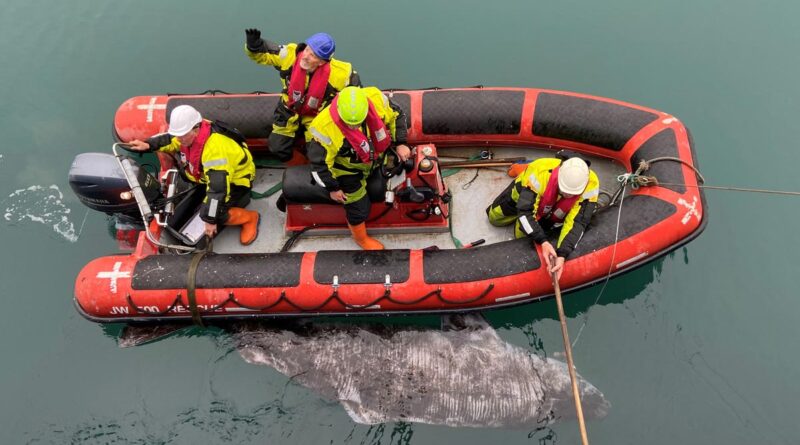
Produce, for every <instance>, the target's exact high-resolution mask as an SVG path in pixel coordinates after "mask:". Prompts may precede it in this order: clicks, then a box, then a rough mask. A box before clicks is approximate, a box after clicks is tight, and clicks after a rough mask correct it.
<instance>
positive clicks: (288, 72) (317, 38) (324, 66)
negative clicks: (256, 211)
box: [245, 28, 361, 162]
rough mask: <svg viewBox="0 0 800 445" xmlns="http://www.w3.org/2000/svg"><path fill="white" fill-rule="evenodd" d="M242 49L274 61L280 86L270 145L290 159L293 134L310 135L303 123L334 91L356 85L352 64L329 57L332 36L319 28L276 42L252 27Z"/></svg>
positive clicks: (264, 60) (265, 62)
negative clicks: (302, 37) (300, 40)
mask: <svg viewBox="0 0 800 445" xmlns="http://www.w3.org/2000/svg"><path fill="white" fill-rule="evenodd" d="M245 36H246V38H247V42H246V44H245V53H246V54H247V56H248V57H250V59H252V60H253V61H254V62H256V63H258V64H260V65H269V66H273V67H275V69H276V70H277V71H278V73H279V75H280V78H281V84H282V88H283V91H282V92H281V93H282V94H281V100H280V102H278V106H277V107H276V108H275V112H274V114H273V118H272V133H270V135H269V140H268V142H269V151H270V153H271V154H272V155H273V156H275V157H276V158H277V159H278V160H281V161H283V162H286V161H289V160H290V159H292V156H293V151H292V147H293V146H294V141H295V138H296V137H297V136H298V135H299V134H303V135H304V137H305V142H309V141H310V140H311V134H310V133H309V132H308V126H309V124H310V123H311V121H312V120H313V119H314V117H315V116H316V115H317V114H319V112H320V111H321V110H322V109H323V108H325V107H326V106H327V105H328V104H329V103H330V101H331V100H332V99H333V97H334V96H335V95H336V94H337V93H338V92H339V91H341V90H342V89H344V88H345V87H347V86H361V79H360V78H359V76H358V73H357V72H356V71H355V70H354V69H353V66H352V65H351V64H350V63H348V62H344V61H342V60H337V59H334V58H333V53H334V51H335V50H336V42H335V41H334V40H333V37H331V36H330V35H328V34H326V33H324V32H321V33H317V34H314V35H313V36H311V37H309V38H308V39H306V41H305V42H303V43H300V44H297V43H287V44H285V45H278V44H276V43H274V42H271V41H269V40H264V39H262V38H261V31H259V30H258V29H255V28H250V29H246V30H245Z"/></svg>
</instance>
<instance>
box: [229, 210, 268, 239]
mask: <svg viewBox="0 0 800 445" xmlns="http://www.w3.org/2000/svg"><path fill="white" fill-rule="evenodd" d="M260 221H261V215H259V214H258V212H255V211H253V210H245V209H243V208H241V207H231V208H229V209H228V221H226V222H225V225H226V226H242V233H240V234H239V241H240V242H241V243H242V244H244V245H245V246H247V245H249V244H252V243H253V241H255V240H256V238H257V237H258V223H259V222H260Z"/></svg>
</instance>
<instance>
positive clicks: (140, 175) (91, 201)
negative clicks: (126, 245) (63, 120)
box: [69, 153, 163, 218]
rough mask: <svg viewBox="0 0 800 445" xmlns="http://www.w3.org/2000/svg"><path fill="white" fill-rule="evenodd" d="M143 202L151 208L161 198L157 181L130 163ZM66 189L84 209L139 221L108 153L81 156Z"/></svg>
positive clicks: (124, 182)
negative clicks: (139, 187)
mask: <svg viewBox="0 0 800 445" xmlns="http://www.w3.org/2000/svg"><path fill="white" fill-rule="evenodd" d="M130 162H131V165H132V169H131V172H132V173H133V174H134V175H136V178H137V180H138V181H139V185H140V186H141V188H142V192H143V194H144V197H145V199H146V200H147V202H148V203H150V204H153V203H155V202H156V201H157V200H159V199H161V198H162V196H163V195H162V194H161V186H160V185H159V183H158V180H157V179H156V178H154V177H153V175H151V174H150V173H149V172H147V171H146V170H145V169H144V168H142V167H141V166H139V165H138V164H137V163H136V162H135V161H134V160H133V159H130ZM69 185H70V187H72V191H73V192H75V195H77V196H78V199H79V200H80V201H81V202H82V203H83V204H84V205H85V206H87V207H89V208H90V209H93V210H97V211H100V212H103V213H106V214H108V215H124V216H126V217H130V218H141V212H140V211H139V206H138V205H137V204H136V200H135V199H134V196H133V192H132V191H131V187H130V185H128V181H127V179H125V175H124V174H123V172H122V169H121V168H120V166H119V163H118V162H117V160H116V158H115V157H114V156H113V155H111V154H109V153H81V154H79V155H78V156H76V157H75V160H73V161H72V166H71V167H70V169H69Z"/></svg>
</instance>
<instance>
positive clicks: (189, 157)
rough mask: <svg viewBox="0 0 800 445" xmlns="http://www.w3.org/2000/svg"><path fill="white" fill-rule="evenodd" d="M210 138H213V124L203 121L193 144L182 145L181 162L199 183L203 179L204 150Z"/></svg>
mask: <svg viewBox="0 0 800 445" xmlns="http://www.w3.org/2000/svg"><path fill="white" fill-rule="evenodd" d="M209 136H211V122H209V121H207V120H203V121H202V122H200V131H198V132H197V137H195V138H194V141H192V144H191V145H189V146H183V145H181V161H183V164H184V165H187V166H189V174H191V175H192V178H194V179H197V180H198V181H199V180H200V178H202V177H203V148H205V146H206V141H207V140H208V138H209Z"/></svg>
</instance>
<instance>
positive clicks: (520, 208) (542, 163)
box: [511, 158, 600, 251]
mask: <svg viewBox="0 0 800 445" xmlns="http://www.w3.org/2000/svg"><path fill="white" fill-rule="evenodd" d="M559 165H561V160H560V159H555V158H542V159H537V160H535V161H533V162H531V163H530V164H528V167H527V168H526V169H525V171H523V172H522V173H521V174H520V175H519V176H517V179H515V180H514V187H513V189H512V191H511V199H512V200H513V201H514V203H515V205H516V206H517V212H518V215H519V220H520V224H521V225H522V227H523V229H524V230H525V231H526V233H528V234H529V235H531V234H532V232H533V231H535V229H534V230H527V229H526V225H527V226H531V225H532V224H537V225H538V222H537V221H536V212H537V210H538V208H539V204H540V202H541V199H542V195H543V194H544V190H545V188H546V187H547V182H548V181H549V180H550V174H551V172H552V171H553V169H554V168H556V167H558V166H559ZM523 189H528V190H530V191H532V192H533V194H534V196H535V199H534V201H533V203H532V205H531V203H521V202H519V201H520V194H521V191H522V190H523ZM599 194H600V180H599V179H598V178H597V175H596V174H595V172H594V171H592V170H591V169H590V170H589V183H588V184H587V185H586V189H585V190H584V191H583V194H582V195H581V198H580V199H579V200H578V201H576V202H575V204H574V205H573V206H572V208H571V209H570V211H569V213H567V214H566V216H565V217H564V222H563V225H562V226H561V233H560V234H559V237H558V245H557V246H556V247H561V243H562V242H563V241H564V238H566V237H567V235H568V234H569V232H570V231H571V230H572V228H573V225H574V224H575V217H576V216H577V215H578V212H579V211H580V209H581V204H582V203H584V202H587V201H588V202H590V203H596V202H597V198H598V196H599ZM581 230H583V227H581ZM539 231H541V228H539ZM569 250H570V251H571V249H569Z"/></svg>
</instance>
